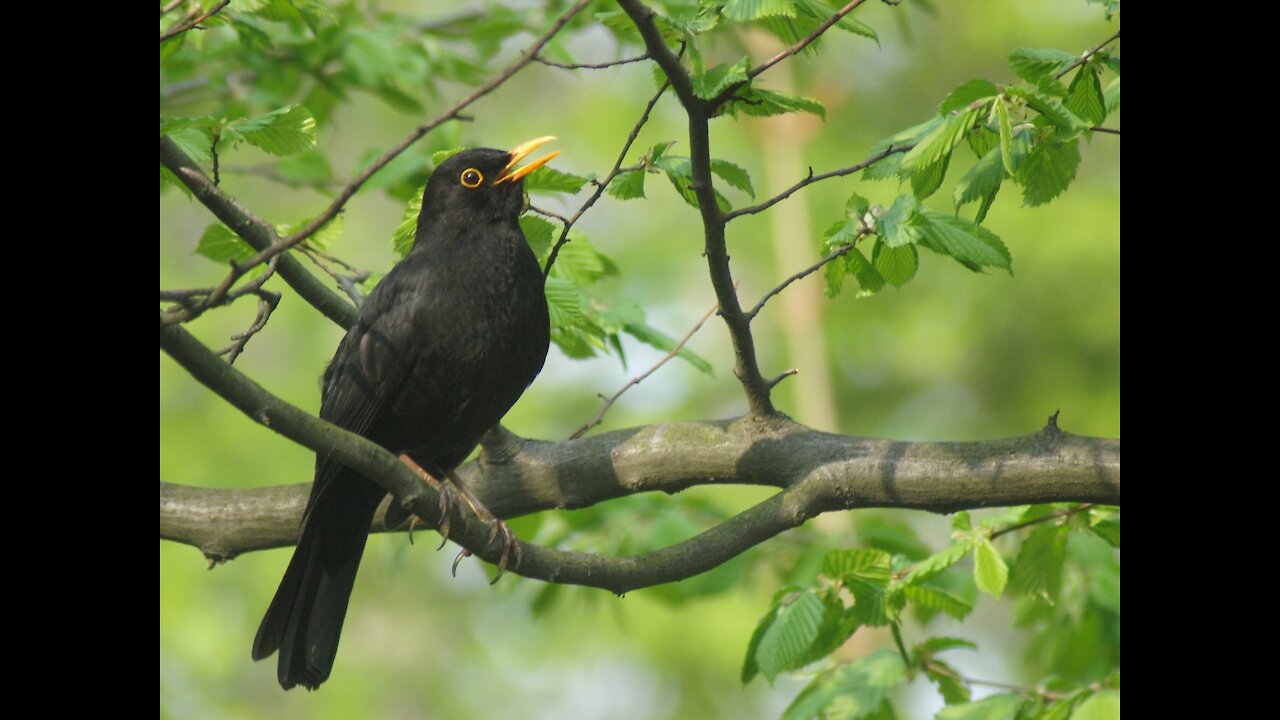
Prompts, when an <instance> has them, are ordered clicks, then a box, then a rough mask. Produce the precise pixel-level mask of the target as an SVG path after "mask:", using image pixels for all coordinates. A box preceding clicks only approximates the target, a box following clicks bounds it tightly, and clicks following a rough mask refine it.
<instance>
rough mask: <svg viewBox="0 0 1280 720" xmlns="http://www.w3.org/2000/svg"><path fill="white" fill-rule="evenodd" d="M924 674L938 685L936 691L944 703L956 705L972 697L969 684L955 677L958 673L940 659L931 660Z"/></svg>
mask: <svg viewBox="0 0 1280 720" xmlns="http://www.w3.org/2000/svg"><path fill="white" fill-rule="evenodd" d="M924 674H925V676H926V677H928V678H929V679H930V680H932V681H933V682H934V683H935V684H936V685H937V686H938V692H939V693H941V694H942V701H943V702H945V703H946V704H948V705H958V704H960V703H967V702H969V700H970V699H971V698H972V695H970V693H969V686H968V685H965V684H964V683H963V682H961V681H959V680H957V679H956V678H957V677H959V676H960V673H958V672H956V670H955V669H954V668H952V667H951V666H950V665H948V664H947V663H945V662H943V661H941V660H932V661H930V663H929V668H928V669H926V670H925V671H924Z"/></svg>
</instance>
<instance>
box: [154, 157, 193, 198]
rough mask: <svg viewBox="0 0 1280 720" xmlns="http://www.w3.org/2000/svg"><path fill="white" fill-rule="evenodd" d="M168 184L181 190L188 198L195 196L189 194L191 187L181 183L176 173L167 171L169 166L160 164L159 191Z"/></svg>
mask: <svg viewBox="0 0 1280 720" xmlns="http://www.w3.org/2000/svg"><path fill="white" fill-rule="evenodd" d="M168 185H172V186H174V187H176V188H178V189H179V190H181V191H182V194H184V195H186V196H187V199H188V200H190V199H191V198H193V197H195V196H194V195H192V194H191V188H189V187H187V186H186V185H183V184H182V181H181V180H179V179H178V176H177V175H174V174H173V173H171V172H169V168H167V167H165V166H163V165H161V166H160V191H161V192H164V189H165V187H166V186H168Z"/></svg>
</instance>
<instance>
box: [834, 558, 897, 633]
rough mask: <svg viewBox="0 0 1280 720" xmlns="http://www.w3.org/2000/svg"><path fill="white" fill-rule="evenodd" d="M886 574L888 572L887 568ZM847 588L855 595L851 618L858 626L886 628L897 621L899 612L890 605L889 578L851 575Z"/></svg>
mask: <svg viewBox="0 0 1280 720" xmlns="http://www.w3.org/2000/svg"><path fill="white" fill-rule="evenodd" d="M885 572H886V573H887V572H888V568H887V567H886V568H885ZM845 587H847V588H848V589H849V592H850V593H851V594H852V595H853V607H852V608H850V610H849V616H850V618H851V619H852V620H853V621H854V622H855V623H857V624H858V625H866V626H867V627H884V626H885V625H888V624H889V623H891V622H894V621H895V620H896V619H897V610H896V608H894V607H892V606H891V604H890V594H891V592H892V591H891V590H890V589H889V583H888V580H887V578H886V579H885V580H873V579H868V578H865V577H863V576H858V575H851V576H847V577H846V578H845Z"/></svg>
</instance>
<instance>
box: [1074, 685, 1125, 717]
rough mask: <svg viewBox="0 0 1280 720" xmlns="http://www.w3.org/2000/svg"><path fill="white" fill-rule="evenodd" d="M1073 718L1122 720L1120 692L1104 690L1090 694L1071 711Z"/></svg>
mask: <svg viewBox="0 0 1280 720" xmlns="http://www.w3.org/2000/svg"><path fill="white" fill-rule="evenodd" d="M1071 720H1120V692H1119V691H1116V690H1104V691H1102V692H1100V693H1098V694H1096V695H1091V696H1089V698H1088V699H1086V700H1085V701H1084V702H1082V703H1080V704H1079V705H1078V706H1077V707H1076V711H1075V712H1073V713H1071Z"/></svg>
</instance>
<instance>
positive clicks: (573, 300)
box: [545, 277, 587, 328]
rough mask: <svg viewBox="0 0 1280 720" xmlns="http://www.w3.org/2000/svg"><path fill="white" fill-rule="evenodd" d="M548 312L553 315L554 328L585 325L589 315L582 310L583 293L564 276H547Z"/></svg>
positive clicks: (552, 324)
mask: <svg viewBox="0 0 1280 720" xmlns="http://www.w3.org/2000/svg"><path fill="white" fill-rule="evenodd" d="M545 289H546V294H547V312H548V313H550V315H551V327H552V328H569V327H575V326H579V327H580V326H582V325H585V324H586V322H587V315H586V313H585V312H583V310H582V294H581V293H579V292H578V288H577V287H575V286H574V284H573V283H571V282H569V281H568V280H565V279H563V278H554V277H553V278H547V282H546V285H545Z"/></svg>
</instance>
